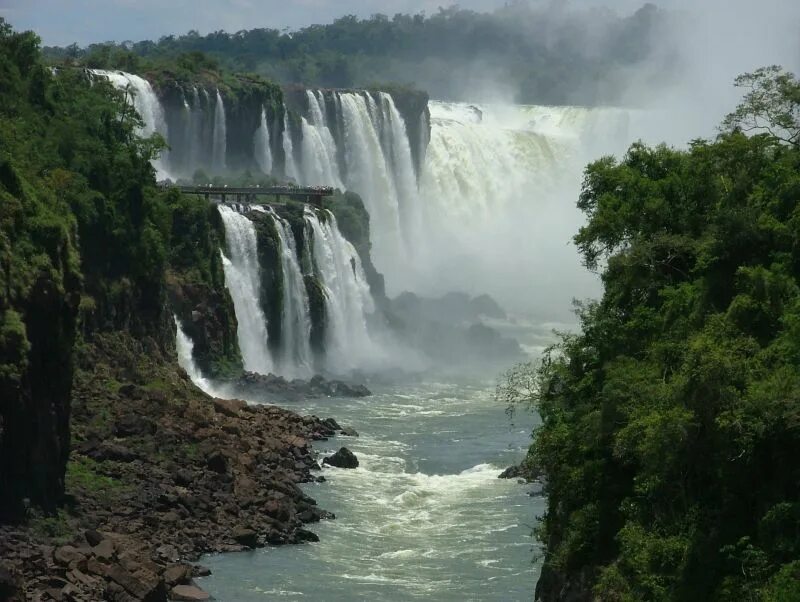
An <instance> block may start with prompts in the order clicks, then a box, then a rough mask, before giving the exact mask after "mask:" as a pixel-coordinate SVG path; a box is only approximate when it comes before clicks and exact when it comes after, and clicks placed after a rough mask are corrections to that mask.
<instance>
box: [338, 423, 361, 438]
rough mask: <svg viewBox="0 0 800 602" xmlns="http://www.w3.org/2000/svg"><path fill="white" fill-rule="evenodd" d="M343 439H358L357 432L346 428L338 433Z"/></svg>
mask: <svg viewBox="0 0 800 602" xmlns="http://www.w3.org/2000/svg"><path fill="white" fill-rule="evenodd" d="M339 432H340V433H341V434H342V435H344V436H345V437H358V431H357V430H356V429H354V428H352V427H349V426H346V427H344V428H343V429H342V430H341V431H339Z"/></svg>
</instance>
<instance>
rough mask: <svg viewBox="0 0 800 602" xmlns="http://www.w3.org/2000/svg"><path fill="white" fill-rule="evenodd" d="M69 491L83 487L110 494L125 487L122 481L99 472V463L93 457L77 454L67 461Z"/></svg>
mask: <svg viewBox="0 0 800 602" xmlns="http://www.w3.org/2000/svg"><path fill="white" fill-rule="evenodd" d="M66 485H67V491H75V490H76V489H83V490H86V491H89V492H92V493H95V494H108V493H110V492H111V491H113V490H115V489H120V488H122V487H124V485H123V484H122V482H121V481H119V480H118V479H113V478H111V477H108V476H106V475H104V474H102V473H101V472H99V465H98V463H97V462H95V461H94V460H92V459H91V458H87V457H85V456H75V457H73V458H72V459H71V460H70V461H69V462H67V475H66Z"/></svg>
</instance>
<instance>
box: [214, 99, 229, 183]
mask: <svg viewBox="0 0 800 602" xmlns="http://www.w3.org/2000/svg"><path fill="white" fill-rule="evenodd" d="M227 144H228V134H227V125H226V123H225V103H224V102H223V100H222V95H221V94H220V93H219V89H218V90H217V104H216V106H215V108H214V139H213V143H212V152H213V155H212V157H211V168H212V169H213V170H214V172H216V173H221V172H223V171H225V151H226V149H227Z"/></svg>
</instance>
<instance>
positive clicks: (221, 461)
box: [206, 451, 228, 474]
mask: <svg viewBox="0 0 800 602" xmlns="http://www.w3.org/2000/svg"><path fill="white" fill-rule="evenodd" d="M206 464H207V465H208V468H209V469H211V470H213V471H214V472H217V473H219V474H225V473H226V472H228V458H226V457H225V456H224V455H223V454H222V453H220V452H218V451H215V452H212V453H211V454H209V455H208V457H207V458H206Z"/></svg>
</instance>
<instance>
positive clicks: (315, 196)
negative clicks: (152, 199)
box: [162, 184, 333, 205]
mask: <svg viewBox="0 0 800 602" xmlns="http://www.w3.org/2000/svg"><path fill="white" fill-rule="evenodd" d="M162 186H163V187H164V188H175V189H177V190H179V191H180V192H181V193H183V194H197V195H201V196H204V197H205V198H206V199H207V200H209V201H219V202H222V203H225V202H228V201H230V202H234V203H242V204H247V203H263V202H264V200H263V198H262V197H274V199H275V201H276V202H280V200H281V197H285V198H287V199H292V200H295V201H301V202H304V203H311V204H314V205H321V204H322V200H323V199H324V198H325V197H329V196H332V195H333V187H331V186H306V187H295V186H271V187H269V188H261V187H256V186H245V187H233V186H180V185H177V184H164V185H162Z"/></svg>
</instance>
